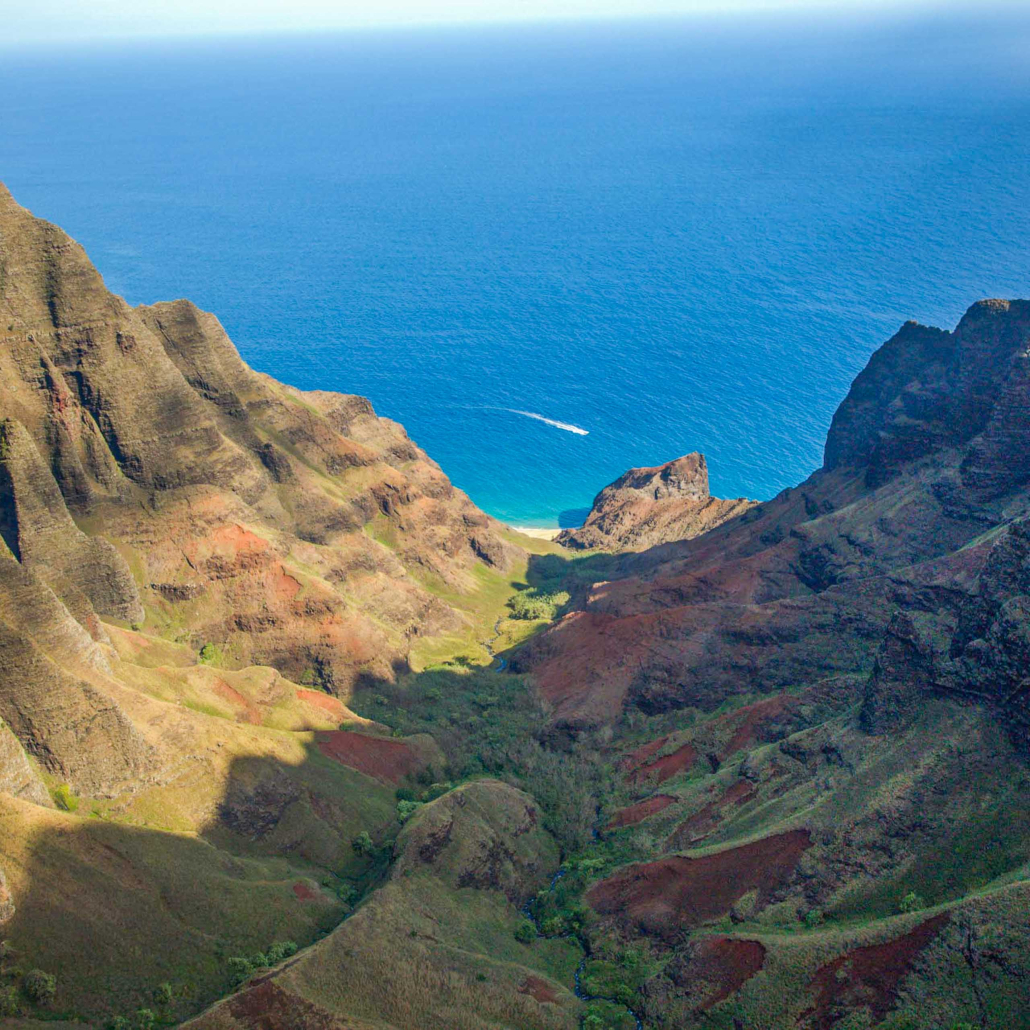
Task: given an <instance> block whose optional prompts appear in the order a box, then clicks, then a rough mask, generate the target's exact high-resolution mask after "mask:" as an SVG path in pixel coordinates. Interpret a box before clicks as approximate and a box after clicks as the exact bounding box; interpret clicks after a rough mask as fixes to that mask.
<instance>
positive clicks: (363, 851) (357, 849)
mask: <svg viewBox="0 0 1030 1030" xmlns="http://www.w3.org/2000/svg"><path fill="white" fill-rule="evenodd" d="M350 846H351V847H352V848H353V849H354V854H355V855H371V854H372V852H373V851H375V849H376V846H375V844H373V843H372V838H371V837H370V836H369V833H368V830H362V831H361V833H359V834H358V835H357V836H356V837H355V838H354V840H352V841H351V842H350Z"/></svg>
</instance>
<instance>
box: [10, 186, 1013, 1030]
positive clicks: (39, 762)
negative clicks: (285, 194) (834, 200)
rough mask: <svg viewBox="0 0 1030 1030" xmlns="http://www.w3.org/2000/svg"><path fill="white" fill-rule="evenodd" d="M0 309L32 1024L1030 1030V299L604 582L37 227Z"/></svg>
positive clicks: (24, 219)
mask: <svg viewBox="0 0 1030 1030" xmlns="http://www.w3.org/2000/svg"><path fill="white" fill-rule="evenodd" d="M0 306H2V309H3V310H2V317H3V321H2V323H0V327H2V328H3V331H4V341H3V345H2V347H0V362H2V365H0V371H2V377H0V540H2V551H3V553H2V554H0V936H2V937H3V939H4V943H3V947H2V948H0V1019H2V1018H4V1017H5V1016H15V1015H19V1016H27V1017H40V1016H45V1017H47V1018H53V1017H55V1016H60V1017H64V1018H65V1019H66V1020H67V1025H70V1026H73V1027H76V1028H77V1030H81V1028H83V1027H101V1026H116V1027H123V1028H124V1027H126V1026H140V1027H143V1026H149V1025H152V1023H153V1021H154V1019H161V1020H163V1021H164V1022H166V1023H173V1022H175V1021H177V1020H191V1019H192V1020H193V1022H192V1023H191V1024H190V1025H193V1026H196V1027H198V1028H201V1027H203V1028H205V1030H220V1028H224V1030H279V1028H284V1030H285V1028H290V1030H293V1028H310V1030H365V1028H369V1030H370V1028H373V1027H378V1028H396V1030H438V1028H439V1027H441V1026H453V1027H462V1028H465V1030H488V1028H489V1030H497V1028H500V1027H504V1028H510V1030H535V1028H539V1030H571V1028H573V1027H576V1026H584V1027H590V1028H592V1030H594V1028H602V1030H630V1028H632V1027H635V1026H639V1025H645V1026H648V1027H656V1028H663V1030H672V1028H676V1030H693V1028H698V1030H700V1028H702V1027H706V1028H707V1027H724V1028H726V1030H729V1028H736V1027H746V1028H748V1030H751V1028H762V1030H781V1028H795V1030H852V1028H856V1027H867V1026H870V1027H884V1028H889V1030H903V1028H905V1030H912V1028H918V1030H923V1028H927V1030H929V1028H933V1030H953V1028H955V1027H959V1026H962V1027H965V1026H971V1027H977V1028H978V1030H993V1028H998V1030H1001V1028H1006V1030H1007V1028H1009V1027H1015V1026H1023V1025H1030V1003H1028V1001H1027V991H1026V984H1027V983H1028V982H1030V946H1028V943H1027V935H1026V912H1027V910H1028V906H1030V886H1028V884H1030V880H1028V877H1027V870H1028V868H1030V805H1028V804H1027V798H1028V797H1030V770H1028V760H1030V757H1028V756H1030V745H1028V740H1030V689H1028V684H1030V674H1028V669H1030V571H1028V570H1030V459H1028V454H1030V449H1028V446H1027V444H1028V443H1030V439H1028V434H1030V411H1028V405H1030V379H1028V375H1027V370H1028V368H1030V364H1028V363H1030V303H1028V302H1026V301H997V300H992V301H983V302H980V303H978V304H975V305H974V306H973V307H972V308H971V309H970V310H969V312H967V314H966V315H965V317H964V318H963V319H962V320H961V322H960V323H959V325H958V326H957V327H956V329H955V330H954V331H950V332H949V331H945V330H940V329H932V328H926V327H922V326H918V325H916V324H914V323H909V324H907V325H905V326H904V327H902V329H901V330H900V331H899V333H898V334H897V335H896V336H895V337H893V338H892V339H891V340H890V341H888V342H887V343H886V344H885V345H884V346H883V347H882V348H881V349H880V350H879V351H878V352H877V353H876V354H875V355H874V356H873V358H872V359H871V360H870V362H869V365H868V367H867V368H866V369H865V370H864V371H863V372H862V373H861V374H860V375H859V376H858V377H857V379H856V380H855V382H854V384H853V386H852V388H851V390H850V392H849V394H848V396H847V397H846V398H845V400H844V401H843V403H842V404H841V406H840V407H839V409H838V411H837V413H836V415H835V417H834V420H833V424H832V426H831V428H830V431H829V435H828V439H827V445H826V454H825V460H824V464H823V467H822V468H821V469H819V470H818V471H816V472H815V473H814V474H813V475H812V476H811V477H810V478H809V479H808V480H806V481H805V482H804V483H803V484H801V485H800V486H798V487H796V488H793V489H791V490H786V491H784V492H783V493H782V494H780V495H779V496H778V497H776V498H774V499H772V500H771V501H767V502H763V503H761V504H757V505H755V504H751V503H750V502H746V501H742V500H741V501H720V500H717V499H714V498H711V497H710V495H709V492H708V482H707V468H706V466H705V462H704V459H703V457H702V456H701V455H699V454H692V455H687V456H686V457H684V458H681V459H679V460H677V461H675V462H670V463H669V464H667V465H664V466H660V467H658V468H654V469H634V470H631V472H629V473H627V475H626V476H624V477H622V478H621V479H620V480H618V481H617V482H616V483H614V484H612V485H611V486H610V487H608V488H606V489H605V490H603V491H602V492H601V494H599V496H598V499H597V502H596V503H595V508H594V511H593V512H592V514H591V518H590V520H589V521H588V524H587V525H586V526H585V527H583V529H581V530H578V531H575V532H573V533H568V534H566V535H565V538H564V540H563V542H564V543H565V544H566V547H565V548H561V547H558V546H555V545H552V544H550V543H543V542H540V541H537V542H533V541H529V540H525V539H524V538H522V539H520V538H518V537H517V536H515V535H513V534H511V533H510V532H509V531H508V530H506V528H505V527H503V526H500V525H499V524H497V523H496V522H495V521H493V520H492V519H489V518H488V517H487V516H485V515H484V514H483V513H481V512H479V511H478V510H477V509H476V508H475V507H474V506H473V505H472V504H471V503H470V502H469V501H468V499H467V498H466V497H464V495H462V494H461V493H460V492H459V491H456V490H454V488H453V487H452V486H451V485H450V483H449V482H448V481H447V479H446V477H445V476H444V474H443V473H442V472H441V471H440V469H439V468H438V467H437V466H436V465H435V464H434V463H433V462H432V461H431V460H430V459H429V458H428V457H426V455H425V454H424V453H423V452H422V451H420V450H419V449H418V447H417V446H416V445H415V444H413V443H412V441H411V440H410V439H409V438H408V437H407V435H406V434H405V433H404V431H403V429H401V428H400V427H399V426H397V425H396V424H394V423H392V422H389V421H388V420H385V419H382V418H379V417H377V416H376V415H375V413H374V412H373V410H372V408H371V406H370V405H369V403H368V402H367V401H365V400H363V399H362V398H358V397H351V396H345V395H339V394H332V393H324V392H318V391H315V392H301V391H298V390H295V389H293V388H291V387H288V386H285V385H283V384H280V383H277V382H275V381H274V380H272V379H269V378H268V377H266V376H263V375H260V374H258V373H256V372H254V371H253V370H251V369H249V368H248V367H247V366H246V365H245V364H244V363H243V362H242V361H241V360H240V357H239V355H238V354H237V352H236V350H235V348H234V347H233V345H232V344H231V342H230V341H229V340H228V338H227V337H226V335H225V333H224V331H223V330H222V328H221V326H220V325H219V324H218V322H217V320H216V319H215V318H214V316H212V315H208V314H206V313H204V312H201V311H198V310H197V309H196V308H195V307H193V306H192V305H191V304H189V303H188V302H186V301H177V302H174V303H170V304H157V305H153V306H148V307H142V308H138V309H132V308H129V307H128V306H127V305H126V304H125V303H124V302H123V301H121V300H120V299H118V298H117V297H114V296H112V295H111V294H110V293H109V292H108V291H107V290H106V288H105V287H104V285H103V282H102V280H101V279H100V276H99V275H98V274H97V272H96V271H95V270H94V269H93V267H92V266H91V265H90V264H89V262H88V260H87V259H86V257H85V255H84V254H83V252H82V250H81V248H80V247H79V246H78V245H77V244H75V243H74V242H73V241H71V240H70V239H69V238H68V237H67V236H66V235H65V234H64V233H62V232H61V231H60V230H58V229H56V228H55V227H53V226H51V225H48V224H47V223H45V222H42V221H40V220H38V219H36V218H34V217H33V216H32V215H30V214H29V213H28V212H26V211H24V210H23V209H21V208H20V207H18V206H17V205H16V204H15V203H14V201H13V200H11V198H10V197H9V196H8V195H7V194H6V193H5V192H0ZM524 547H530V548H533V549H534V550H533V553H527V552H526V550H524ZM524 592H528V594H529V598H530V599H531V600H533V601H534V602H535V603H532V604H525V603H521V604H519V603H516V602H515V601H514V595H515V594H516V593H524ZM509 599H511V603H510V604H509V605H508V606H507V607H506V601H507V600H509ZM546 611H556V612H558V613H559V614H560V617H559V618H557V620H556V621H554V622H553V624H549V623H548V622H547V621H546V620H543V619H539V620H534V617H535V616H536V615H537V614H539V613H540V612H546ZM519 613H521V614H522V616H523V617H522V618H519V617H517V616H518V615H519ZM502 649H504V650H505V653H504V655H502V660H501V661H498V662H496V663H491V661H490V659H491V658H492V657H493V655H494V652H495V651H499V650H502ZM298 948H299V952H298ZM49 977H55V978H56V979H55V980H53V981H52V982H51V980H50V979H49ZM219 999H221V1000H219ZM148 1013H149V1015H148Z"/></svg>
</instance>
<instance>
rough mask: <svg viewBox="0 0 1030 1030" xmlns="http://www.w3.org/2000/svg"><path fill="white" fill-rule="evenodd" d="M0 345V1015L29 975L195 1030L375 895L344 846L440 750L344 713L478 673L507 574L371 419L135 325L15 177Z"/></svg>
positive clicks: (379, 837)
mask: <svg viewBox="0 0 1030 1030" xmlns="http://www.w3.org/2000/svg"><path fill="white" fill-rule="evenodd" d="M0 330H2V335H3V341H2V345H0V723H2V725H0V790H2V791H3V793H0V822H2V824H3V830H2V832H0V924H2V930H0V932H2V934H3V937H4V938H5V939H6V944H5V946H4V948H3V949H0V980H2V982H0V988H2V989H3V990H4V991H6V992H8V993H5V994H4V995H3V999H0V1012H2V1013H3V1014H9V1012H8V1010H9V1009H10V1008H11V1007H12V1006H14V1007H15V1008H17V1009H20V1010H21V1011H22V1012H23V1013H31V1012H36V1011H37V1010H38V1011H40V1012H44V1013H45V1010H46V1008H47V1003H46V1002H43V1003H41V1004H40V1005H36V1004H35V1002H34V1001H33V997H32V995H31V993H30V992H29V991H28V989H27V988H24V987H23V986H19V984H22V983H23V981H22V975H23V974H25V973H26V972H27V971H28V970H31V969H33V968H38V969H42V970H43V971H45V972H52V973H55V974H57V977H58V986H57V994H56V998H55V999H54V1000H53V1002H52V1005H53V1006H54V1007H55V1008H56V1010H57V1011H58V1012H64V1013H69V1012H75V1013H77V1014H78V1015H80V1016H82V1017H83V1018H85V1019H86V1020H87V1021H88V1022H90V1023H91V1024H95V1025H98V1026H99V1025H102V1024H103V1023H104V1022H105V1021H106V1019H107V1017H109V1016H112V1015H115V1016H118V1015H124V1014H127V1013H131V1012H132V1011H133V1010H134V1009H135V1008H138V1007H139V1006H140V1005H144V1006H145V1005H146V1004H148V1003H151V996H152V994H153V993H154V992H155V991H156V990H157V988H158V986H159V985H160V984H161V983H162V982H163V981H167V982H169V983H170V984H172V986H173V988H174V990H173V997H171V998H165V999H164V1001H163V1002H162V1005H163V1006H164V1008H163V1010H162V1015H163V1016H166V1017H171V1016H180V1017H183V1016H186V1015H189V1014H192V1013H195V1012H196V1011H197V1010H198V1009H199V1008H200V1007H201V1006H202V1005H204V1004H206V1003H209V1002H210V1001H211V1000H213V999H214V998H215V997H217V996H219V995H220V994H221V993H223V992H224V991H225V989H226V987H227V984H228V981H227V971H226V961H227V958H228V957H232V956H234V955H247V954H251V955H253V954H254V953H256V952H258V951H262V950H264V949H266V948H267V947H268V945H269V944H270V943H272V942H273V941H275V940H280V941H281V940H287V939H292V940H294V941H295V942H297V943H299V944H306V943H309V942H310V941H311V940H313V939H314V938H315V936H316V935H318V934H319V933H324V932H325V930H326V929H327V928H329V927H331V926H333V925H335V924H336V923H338V922H339V920H340V919H341V918H342V916H343V915H344V914H345V913H346V912H347V911H348V909H349V907H350V906H351V904H352V903H353V901H354V900H355V899H356V898H358V897H360V896H361V895H362V894H363V893H364V892H365V891H367V890H368V889H369V888H370V887H371V886H372V885H373V884H374V883H375V881H376V878H377V877H378V876H379V875H380V874H381V865H382V862H381V860H380V858H379V857H377V856H379V855H380V852H379V851H375V853H374V854H371V853H364V852H362V853H358V852H356V851H355V850H354V849H353V848H352V846H351V842H352V840H354V839H355V838H356V837H358V836H359V835H360V834H361V833H366V834H369V835H370V836H369V839H370V840H374V841H375V842H376V847H377V848H379V847H381V845H382V843H383V841H387V840H389V839H390V837H391V836H392V835H393V834H395V833H396V832H397V829H398V826H399V823H398V817H397V810H396V799H395V797H394V794H395V791H396V790H397V789H398V787H399V785H400V784H402V783H415V782H416V781H417V780H418V779H419V778H421V779H423V780H425V781H427V782H431V781H432V780H433V779H434V772H433V770H434V768H436V769H438V768H439V767H440V766H441V765H442V761H443V759H442V755H441V753H440V750H439V748H438V747H437V746H436V744H435V743H434V742H433V741H432V740H431V739H430V738H428V737H426V736H414V737H411V738H401V737H397V736H394V737H390V738H389V739H388V738H387V737H386V736H385V735H384V730H383V727H381V726H378V725H376V724H374V723H373V722H371V721H369V720H365V719H361V718H359V717H358V716H357V715H355V713H354V712H353V711H351V710H350V708H349V707H348V706H347V701H348V699H349V697H350V694H351V692H352V691H353V689H354V687H355V685H356V684H358V683H364V682H368V683H389V682H390V681H392V680H393V679H394V678H395V677H396V676H397V675H398V674H399V673H403V672H404V671H405V670H406V669H408V667H409V663H414V664H416V665H417V664H418V661H419V655H420V649H421V650H424V651H426V652H432V651H433V649H434V648H436V649H442V650H445V651H446V650H447V649H451V650H454V651H459V652H464V653H472V654H482V655H484V656H485V655H486V650H485V647H484V644H483V641H484V640H485V639H486V637H485V635H484V627H485V626H492V625H493V623H494V621H495V620H496V619H497V617H498V616H499V615H500V614H501V613H502V612H503V610H504V609H503V601H504V597H505V596H507V594H508V593H510V592H511V590H512V589H513V587H512V586H511V583H512V582H513V581H518V580H519V579H520V578H521V576H522V575H523V574H524V571H525V555H524V553H523V552H522V551H521V549H520V548H519V547H518V546H517V545H516V544H514V543H512V542H510V539H509V537H510V534H509V532H508V531H507V530H506V528H505V527H502V526H500V525H499V524H498V523H496V522H494V521H493V520H492V519H490V518H488V517H487V516H485V515H484V514H483V513H482V512H480V511H479V510H478V509H476V508H475V507H474V506H473V505H472V504H471V502H470V501H469V500H468V498H467V497H465V496H464V495H463V494H462V493H460V492H459V491H457V490H455V489H454V488H453V487H452V486H451V484H450V483H449V482H448V480H447V478H446V477H445V476H444V474H443V473H442V472H441V471H440V469H439V468H438V466H437V465H436V464H435V463H434V462H432V461H431V459H429V458H428V457H427V456H426V455H425V454H424V453H423V452H422V451H421V450H420V449H419V448H418V447H417V446H416V445H415V444H414V443H412V441H411V440H410V439H409V438H408V436H407V435H406V433H405V432H404V430H403V429H402V428H401V427H400V426H398V425H397V424H396V423H393V422H390V421H389V420H386V419H381V418H379V417H378V416H377V415H376V414H375V412H374V411H373V409H372V407H371V405H370V404H369V403H368V401H366V400H364V399H363V398H360V397H351V396H344V395H340V394H332V393H326V392H321V391H318V392H311V393H305V392H303V391H299V390H295V389H293V388H292V387H288V386H285V385H283V384H280V383H277V382H275V381H274V380H272V379H270V378H268V377H267V376H263V375H260V374H258V373H256V372H254V371H253V370H251V369H250V368H248V367H247V366H246V365H245V364H244V362H243V361H242V360H241V359H240V357H239V355H238V354H237V352H236V350H235V348H234V347H233V345H232V343H231V342H230V341H229V339H228V338H227V336H226V334H225V332H224V331H223V329H222V328H221V326H220V325H219V324H218V321H217V319H215V318H214V316H212V315H208V314H206V313H204V312H201V311H199V310H198V309H196V308H195V307H194V306H193V305H192V304H190V303H188V302H186V301H177V302H174V303H170V304H157V305H153V306H149V307H142V308H139V309H136V310H133V309H132V308H130V307H129V306H128V305H126V304H125V303H124V302H123V301H122V300H121V299H120V298H117V297H115V296H113V295H112V294H111V293H109V292H108V291H107V289H106V288H105V287H104V284H103V281H102V279H101V278H100V276H99V274H98V273H97V271H96V270H95V269H94V268H93V266H92V265H91V264H90V263H89V261H88V259H87V258H86V256H85V254H84V252H83V251H82V248H81V247H80V246H79V245H78V244H76V243H75V242H74V241H72V240H71V239H70V238H69V237H68V236H67V235H65V234H64V233H63V232H62V231H61V230H60V229H58V228H56V227H55V226H52V225H49V224H48V223H46V222H43V221H41V220H39V219H37V218H35V217H33V216H32V215H31V214H30V213H29V212H27V211H25V210H24V209H22V208H21V207H19V206H18V205H17V204H16V203H15V202H14V201H13V199H12V198H11V197H10V195H9V193H7V191H6V190H4V189H3V188H2V187H0ZM341 727H343V728H341ZM55 927H59V928H60V932H54V928H55ZM9 987H10V988H11V990H13V992H14V993H13V994H10V992H9V991H8V988H9ZM158 993H160V992H158ZM12 999H13V1000H12Z"/></svg>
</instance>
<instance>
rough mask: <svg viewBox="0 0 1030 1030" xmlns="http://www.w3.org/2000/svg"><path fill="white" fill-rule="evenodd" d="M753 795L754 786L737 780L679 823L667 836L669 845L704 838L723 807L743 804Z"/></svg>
mask: <svg viewBox="0 0 1030 1030" xmlns="http://www.w3.org/2000/svg"><path fill="white" fill-rule="evenodd" d="M754 796H755V788H754V787H753V786H752V785H751V784H750V783H748V781H747V780H737V781H736V782H734V783H733V784H731V785H730V787H729V789H728V790H726V791H725V793H723V794H722V795H721V796H720V797H718V798H716V799H715V800H713V801H709V802H708V804H707V805H705V806H704V807H703V808H699V809H698V810H697V811H696V812H695V813H694V814H693V815H692V816H691V817H690V818H689V819H687V820H685V821H684V822H682V823H680V825H679V826H677V827H676V829H675V830H674V831H673V834H672V836H671V837H670V838H669V847H671V848H683V847H687V846H688V845H690V844H695V843H697V842H698V841H700V840H704V838H705V837H707V836H708V835H709V834H710V833H711V832H712V830H714V829H715V828H716V827H717V826H718V825H719V823H720V822H722V813H723V811H724V809H726V808H728V807H729V806H731V805H743V804H746V803H747V802H748V801H750V800H751V798H753V797H754Z"/></svg>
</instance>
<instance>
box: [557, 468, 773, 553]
mask: <svg viewBox="0 0 1030 1030" xmlns="http://www.w3.org/2000/svg"><path fill="white" fill-rule="evenodd" d="M754 503H755V502H754V501H749V500H747V499H745V498H743V497H738V498H736V499H735V500H732V501H727V500H722V499H720V498H718V497H713V496H712V495H711V494H710V493H709V490H708V463H707V462H706V461H705V456H704V455H703V454H699V453H697V452H696V451H695V452H694V453H692V454H687V455H684V456H683V457H682V458H677V459H676V460H675V461H669V462H666V463H665V464H664V465H657V466H654V467H652V468H636V469H630V470H629V472H627V473H626V474H625V475H623V476H620V477H619V478H618V479H617V480H616V481H615V482H614V483H611V484H609V485H608V486H606V487H605V488H604V489H603V490H602V491H601V492H600V493H599V494H598V495H597V496H596V497H595V498H594V503H593V506H592V508H591V510H590V514H589V515H588V516H587V519H586V521H585V522H584V523H583V525H582V526H581V527H580V528H579V529H565V530H563V531H562V532H561V533H559V534H558V538H557V539H558V543H560V544H564V545H565V546H566V547H570V548H573V549H575V550H582V549H584V548H601V549H603V550H621V551H637V550H642V549H643V548H645V547H654V546H655V545H656V544H662V543H666V542H668V541H670V540H688V539H690V538H692V537H696V536H699V535H700V534H701V533H705V532H707V531H708V530H710V529H713V528H714V527H715V526H718V525H721V524H722V523H723V522H726V521H727V520H728V519H731V518H733V517H734V516H735V515H739V514H741V513H742V512H745V511H747V510H748V508H750V507H752V506H753V505H754Z"/></svg>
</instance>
